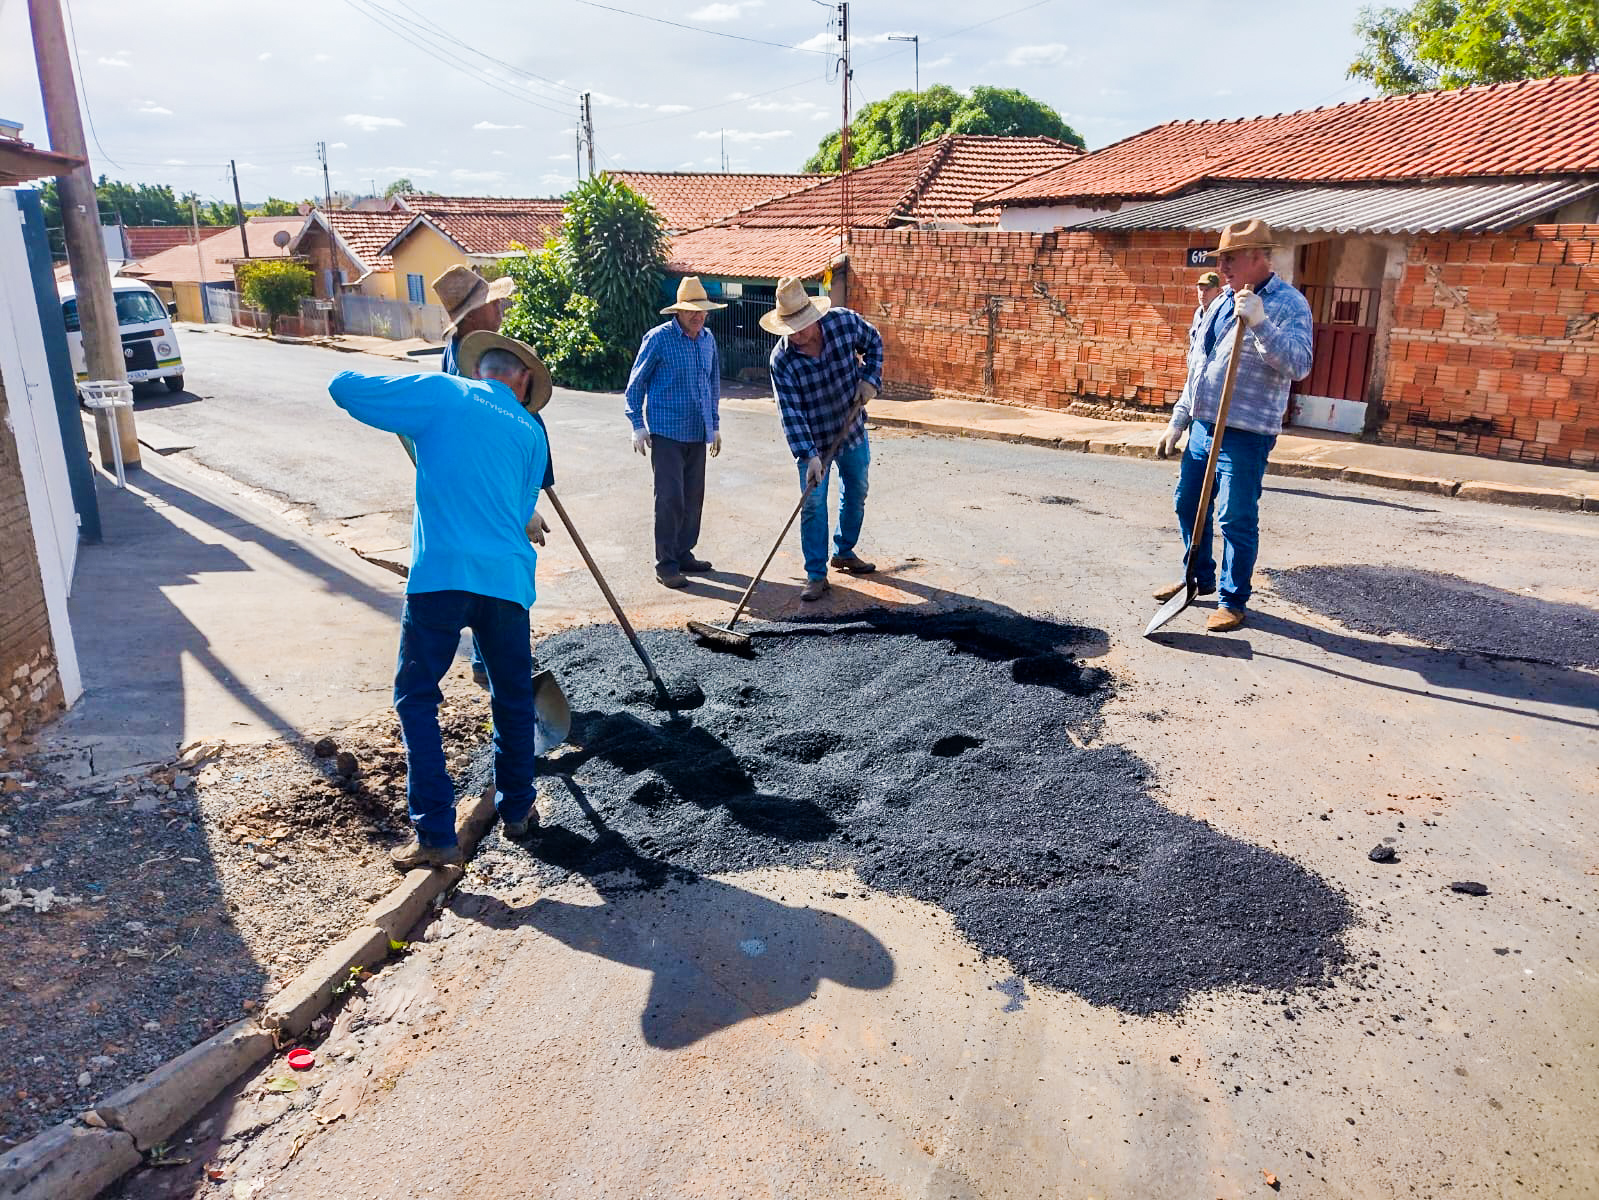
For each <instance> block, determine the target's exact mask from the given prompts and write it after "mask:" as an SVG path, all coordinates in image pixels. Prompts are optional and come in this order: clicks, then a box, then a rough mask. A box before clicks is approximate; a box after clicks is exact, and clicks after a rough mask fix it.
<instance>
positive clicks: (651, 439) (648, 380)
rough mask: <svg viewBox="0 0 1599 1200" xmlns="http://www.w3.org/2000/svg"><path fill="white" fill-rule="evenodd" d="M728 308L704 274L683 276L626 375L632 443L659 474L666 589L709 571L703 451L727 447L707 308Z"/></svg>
mask: <svg viewBox="0 0 1599 1200" xmlns="http://www.w3.org/2000/svg"><path fill="white" fill-rule="evenodd" d="M726 307H727V305H725V304H717V303H715V302H713V301H712V300H711V299H710V297H708V296H707V295H706V294H705V289H704V287H702V286H701V285H700V281H699V279H698V277H696V276H693V275H687V276H684V278H683V279H682V281H681V282H679V283H678V285H677V300H676V301H674V302H673V303H671V304H668V305H667V306H666V307H665V308H663V309H661V313H662V314H663V315H668V316H670V317H671V318H672V319H671V320H669V321H663V322H662V323H661V324H659V325H657V326H656V327H655V328H654V329H652V330H650V331H649V332H648V333H646V334H645V335H644V340H643V341H642V342H640V343H639V348H638V357H637V358H635V359H634V360H633V371H632V374H631V375H629V376H628V380H627V419H628V421H629V423H630V424H631V425H632V426H633V449H634V450H636V451H638V452H639V453H640V454H642V455H645V456H646V457H647V458H649V460H650V466H651V468H652V469H653V473H654V476H655V578H656V579H657V580H658V581H659V582H660V584H661V585H662V586H663V587H669V588H681V587H687V586H688V580H687V579H686V578H684V576H686V575H688V574H690V573H698V572H702V571H709V570H710V569H711V564H710V563H708V562H707V561H705V559H703V558H695V557H694V545H695V543H696V542H698V541H699V540H700V512H701V510H702V509H703V508H704V507H705V452H706V450H707V448H709V450H710V454H711V457H712V458H715V457H716V456H717V455H718V454H720V453H721V452H722V424H721V402H722V358H721V354H720V353H719V352H718V351H717V349H716V335H715V334H713V333H712V332H711V331H710V330H709V329H707V328H705V314H706V313H708V312H711V311H712V310H714V309H718V308H726Z"/></svg>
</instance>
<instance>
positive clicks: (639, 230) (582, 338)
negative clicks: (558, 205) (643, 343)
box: [501, 176, 666, 388]
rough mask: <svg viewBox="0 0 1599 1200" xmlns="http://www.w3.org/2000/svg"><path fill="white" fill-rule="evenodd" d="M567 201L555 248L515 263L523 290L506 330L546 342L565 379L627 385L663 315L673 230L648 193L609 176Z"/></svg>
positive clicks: (575, 383)
mask: <svg viewBox="0 0 1599 1200" xmlns="http://www.w3.org/2000/svg"><path fill="white" fill-rule="evenodd" d="M565 200H566V208H565V210H564V212H563V214H562V219H561V230H560V232H559V233H558V234H557V235H556V236H555V237H554V238H552V239H551V240H550V241H549V243H548V244H547V245H546V246H545V248H544V249H543V250H542V251H539V252H538V253H535V254H531V255H529V256H528V257H527V258H525V259H508V260H506V264H505V266H506V273H507V274H509V275H510V276H511V277H512V278H514V279H515V280H516V282H517V290H516V293H515V295H514V296H513V297H512V300H511V304H510V307H509V308H508V310H507V312H506V315H505V319H504V321H503V322H502V324H501V328H502V329H504V331H505V332H506V333H507V334H508V335H509V336H511V337H516V338H521V339H522V340H524V341H528V342H531V343H532V344H533V345H534V346H536V347H537V348H538V350H539V353H540V354H541V355H543V356H544V358H545V362H546V364H547V365H548V366H549V368H550V371H551V373H552V374H553V375H554V376H555V378H556V380H557V381H558V382H560V383H563V384H565V385H567V386H570V387H586V388H617V387H621V386H622V385H623V384H625V383H626V382H627V374H628V368H629V367H630V366H631V365H632V362H633V355H634V353H635V352H636V351H637V350H638V344H639V339H640V338H642V337H643V336H644V332H645V330H647V329H648V328H649V327H650V326H651V325H653V324H655V323H656V322H657V321H659V320H660V317H659V315H658V314H657V312H656V310H657V309H658V308H659V306H660V302H659V296H660V281H661V273H662V268H663V267H664V266H665V265H666V236H665V229H664V227H663V225H662V223H661V218H660V214H659V213H657V212H656V211H655V207H654V206H653V205H652V204H651V203H650V202H649V201H648V200H647V199H645V198H644V197H643V196H640V195H639V194H638V193H637V192H635V191H633V190H632V189H631V188H629V187H627V185H625V184H622V183H618V182H617V181H615V180H613V179H610V178H608V177H606V176H600V177H598V178H595V179H589V180H586V181H585V182H583V183H581V184H579V185H578V186H577V187H576V188H575V189H573V190H572V191H570V192H568V193H567V194H566V197H565Z"/></svg>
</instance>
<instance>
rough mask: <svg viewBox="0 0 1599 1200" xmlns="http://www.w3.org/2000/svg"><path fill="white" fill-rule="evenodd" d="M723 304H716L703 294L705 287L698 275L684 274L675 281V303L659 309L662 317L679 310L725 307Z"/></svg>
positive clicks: (703, 310) (697, 310) (707, 310)
mask: <svg viewBox="0 0 1599 1200" xmlns="http://www.w3.org/2000/svg"><path fill="white" fill-rule="evenodd" d="M726 307H727V305H725V304H718V303H716V302H715V301H714V300H712V299H711V298H710V297H709V296H707V295H706V294H705V287H704V285H703V284H701V283H700V277H699V276H698V275H685V276H683V278H682V279H680V280H678V282H677V303H675V304H668V305H667V306H666V307H665V308H663V309H661V315H662V316H663V317H664V316H665V315H666V314H667V313H679V312H710V311H711V310H713V309H717V308H726Z"/></svg>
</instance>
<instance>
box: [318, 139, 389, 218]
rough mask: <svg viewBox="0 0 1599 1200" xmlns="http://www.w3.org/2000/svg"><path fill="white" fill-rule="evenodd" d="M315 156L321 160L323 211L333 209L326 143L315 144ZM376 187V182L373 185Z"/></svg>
mask: <svg viewBox="0 0 1599 1200" xmlns="http://www.w3.org/2000/svg"><path fill="white" fill-rule="evenodd" d="M316 152H317V157H319V158H320V159H321V160H322V203H323V209H324V211H325V212H332V211H333V184H331V183H330V182H328V144H327V143H326V142H318V143H317V144H316ZM373 186H374V187H376V184H375V183H374V185H373Z"/></svg>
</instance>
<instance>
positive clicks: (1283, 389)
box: [1155, 220, 1311, 633]
mask: <svg viewBox="0 0 1599 1200" xmlns="http://www.w3.org/2000/svg"><path fill="white" fill-rule="evenodd" d="M1276 245H1277V241H1276V239H1275V238H1274V237H1273V236H1272V231H1271V229H1270V227H1269V226H1268V225H1267V224H1266V223H1265V222H1264V221H1259V220H1252V221H1235V222H1233V223H1232V224H1231V225H1229V226H1227V228H1226V229H1225V230H1223V231H1222V235H1221V245H1220V246H1219V247H1218V248H1217V250H1216V258H1217V264H1218V266H1219V267H1220V268H1221V274H1222V278H1223V279H1224V280H1225V281H1226V284H1227V290H1226V291H1225V292H1223V293H1222V294H1221V297H1220V299H1218V300H1216V301H1215V302H1214V303H1212V304H1211V305H1210V306H1209V308H1207V309H1206V311H1205V314H1204V317H1203V318H1202V319H1201V321H1200V323H1199V327H1198V328H1197V329H1196V330H1194V334H1193V339H1192V342H1191V344H1190V346H1189V350H1188V380H1187V382H1186V383H1185V384H1184V385H1183V394H1182V395H1181V396H1180V397H1179V398H1178V400H1177V405H1176V407H1175V408H1174V409H1173V411H1172V417H1171V424H1170V425H1169V426H1168V427H1167V429H1166V432H1165V434H1164V435H1162V437H1161V439H1160V444H1159V445H1158V446H1157V447H1156V454H1157V455H1158V456H1159V457H1160V458H1166V457H1167V456H1169V455H1171V454H1173V453H1175V452H1176V449H1177V443H1178V441H1179V440H1181V438H1182V436H1183V431H1184V430H1190V432H1189V436H1188V449H1187V451H1186V452H1185V453H1184V455H1183V459H1182V469H1181V473H1180V474H1179V475H1178V479H1177V502H1176V507H1177V522H1178V524H1179V526H1181V528H1182V532H1183V545H1184V546H1185V547H1192V548H1193V550H1192V552H1193V554H1194V555H1195V556H1196V560H1195V563H1194V578H1195V582H1196V584H1197V586H1198V591H1199V594H1200V595H1209V594H1210V593H1212V592H1214V591H1216V584H1217V575H1216V557H1215V554H1214V552H1213V551H1212V550H1211V524H1212V521H1211V514H1210V512H1207V513H1206V514H1205V524H1204V528H1203V529H1199V530H1196V529H1195V528H1194V518H1195V516H1196V510H1197V509H1198V507H1199V496H1200V492H1201V490H1202V488H1203V485H1204V478H1205V463H1206V458H1207V456H1208V455H1209V453H1210V441H1211V435H1212V431H1213V429H1214V425H1215V421H1216V414H1217V411H1218V409H1219V407H1220V402H1221V395H1222V391H1223V389H1224V387H1225V382H1226V379H1227V368H1228V365H1229V363H1230V362H1231V359H1232V347H1233V330H1234V326H1235V325H1236V324H1237V323H1239V322H1241V323H1242V324H1243V326H1244V334H1243V337H1242V340H1241V341H1240V342H1239V345H1240V347H1241V350H1240V353H1241V355H1242V357H1241V358H1240V359H1239V362H1238V371H1237V378H1236V381H1235V383H1234V385H1233V395H1232V404H1231V407H1230V409H1229V411H1228V416H1227V426H1226V429H1225V430H1224V432H1223V436H1222V440H1221V448H1220V451H1219V456H1218V459H1217V465H1216V483H1215V492H1216V502H1215V504H1214V505H1212V508H1213V509H1214V510H1215V511H1216V514H1217V515H1216V522H1217V523H1219V524H1220V525H1221V536H1222V558H1221V578H1220V582H1221V604H1220V606H1219V607H1218V608H1217V609H1216V611H1215V612H1213V613H1212V614H1211V615H1210V619H1209V620H1207V621H1206V622H1205V628H1206V629H1208V630H1210V631H1211V632H1213V633H1225V632H1228V631H1230V630H1234V629H1237V628H1239V627H1240V626H1242V625H1243V623H1244V613H1245V610H1246V608H1247V606H1248V604H1249V597H1250V579H1251V577H1252V576H1253V574H1254V571H1255V556H1256V553H1257V551H1258V550H1259V546H1260V492H1261V485H1262V483H1263V482H1264V481H1265V477H1266V456H1267V455H1269V454H1270V453H1271V449H1272V447H1273V446H1274V445H1276V443H1277V434H1278V432H1279V431H1280V430H1281V429H1282V425H1283V414H1284V413H1285V412H1286V411H1287V410H1288V389H1289V388H1290V387H1291V386H1292V385H1293V383H1294V382H1295V381H1296V380H1300V379H1303V378H1304V377H1305V376H1306V375H1308V374H1310V349H1311V346H1310V343H1311V321H1310V305H1309V304H1308V303H1307V302H1306V301H1305V297H1304V296H1303V295H1301V294H1300V293H1299V292H1298V291H1297V290H1296V289H1295V288H1294V287H1293V285H1292V284H1289V283H1287V282H1285V281H1283V280H1282V279H1279V278H1278V277H1277V276H1276V275H1275V274H1273V272H1272V266H1271V251H1272V249H1273V248H1274V247H1275V246H1276ZM1186 586H1187V583H1186V580H1184V581H1179V582H1177V583H1174V584H1171V585H1169V586H1166V587H1162V588H1160V589H1159V590H1157V591H1156V592H1155V599H1157V600H1167V599H1170V598H1171V597H1172V596H1175V595H1176V594H1177V593H1178V592H1180V591H1183V590H1184V588H1185V587H1186Z"/></svg>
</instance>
